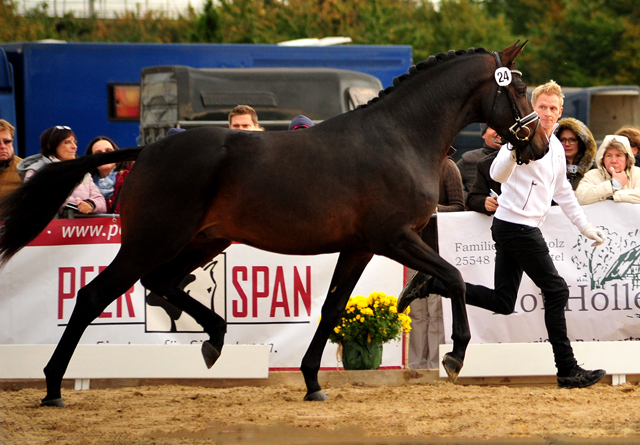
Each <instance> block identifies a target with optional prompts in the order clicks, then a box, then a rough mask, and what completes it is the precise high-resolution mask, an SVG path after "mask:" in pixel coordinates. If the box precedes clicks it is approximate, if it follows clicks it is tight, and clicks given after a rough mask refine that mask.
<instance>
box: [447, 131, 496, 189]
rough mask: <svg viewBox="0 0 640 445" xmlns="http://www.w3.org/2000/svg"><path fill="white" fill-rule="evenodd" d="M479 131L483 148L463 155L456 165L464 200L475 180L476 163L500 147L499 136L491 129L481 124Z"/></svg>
mask: <svg viewBox="0 0 640 445" xmlns="http://www.w3.org/2000/svg"><path fill="white" fill-rule="evenodd" d="M480 131H481V133H482V139H484V147H482V148H478V149H476V150H471V151H468V152H466V153H464V154H463V155H462V157H461V158H460V160H459V161H458V163H457V165H458V169H459V170H460V175H461V176H462V185H463V187H464V188H463V190H464V199H465V200H466V199H467V195H468V193H469V192H470V191H471V188H472V187H473V184H474V182H475V180H476V172H477V165H478V162H479V161H480V159H482V158H484V157H485V156H488V155H490V154H491V153H495V152H497V150H498V149H499V148H500V146H501V145H500V136H498V133H497V132H496V131H495V130H494V129H493V128H491V127H488V126H487V125H486V124H482V127H481V130H480Z"/></svg>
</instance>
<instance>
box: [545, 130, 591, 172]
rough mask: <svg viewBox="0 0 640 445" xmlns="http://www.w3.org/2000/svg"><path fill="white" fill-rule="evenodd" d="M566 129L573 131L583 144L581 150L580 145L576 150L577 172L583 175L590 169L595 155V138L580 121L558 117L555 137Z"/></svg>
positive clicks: (554, 131)
mask: <svg viewBox="0 0 640 445" xmlns="http://www.w3.org/2000/svg"><path fill="white" fill-rule="evenodd" d="M566 129H569V130H571V131H573V132H574V133H575V134H576V136H577V137H578V138H579V139H580V140H581V141H582V143H583V144H584V147H585V150H584V151H582V147H580V151H579V152H578V157H579V159H578V173H580V174H582V175H584V174H585V173H586V172H588V171H589V170H590V169H591V166H592V165H593V160H594V159H595V157H596V140H595V138H594V137H593V134H592V133H591V130H589V128H588V127H587V126H586V125H585V124H584V123H583V122H582V121H579V120H578V119H574V118H572V117H565V118H564V119H560V120H559V121H558V123H557V124H556V128H555V129H554V130H553V133H554V134H555V135H556V137H557V138H560V133H562V131H564V130H566Z"/></svg>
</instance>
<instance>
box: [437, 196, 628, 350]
mask: <svg viewBox="0 0 640 445" xmlns="http://www.w3.org/2000/svg"><path fill="white" fill-rule="evenodd" d="M583 209H584V211H585V213H586V214H587V219H588V220H589V222H591V223H592V224H593V225H594V226H597V227H599V228H601V229H602V230H603V231H604V233H605V234H606V236H607V240H606V241H605V243H604V244H603V245H601V246H599V247H591V244H592V243H593V241H591V240H588V239H587V238H585V237H584V236H583V235H581V234H580V232H579V231H578V229H577V228H576V227H575V226H573V224H571V222H570V221H569V219H568V218H567V217H566V216H565V215H564V214H563V213H562V211H561V210H560V208H559V207H557V206H554V207H552V208H551V211H550V213H549V215H548V216H547V218H546V220H545V222H544V223H543V224H542V226H541V227H540V229H541V230H542V233H543V236H544V238H545V240H546V241H547V244H548V246H549V251H550V254H551V257H552V259H553V261H554V264H555V266H556V268H557V269H558V272H559V274H560V276H562V277H563V278H564V279H565V281H566V282H567V284H568V286H569V292H570V294H569V302H568V304H567V309H566V312H565V314H566V318H567V328H568V333H569V339H570V340H571V341H616V340H627V341H629V340H636V341H637V340H640V223H639V221H640V205H637V204H628V203H616V202H613V201H603V202H600V203H597V204H592V205H588V206H584V207H583ZM492 220H493V218H492V217H488V216H486V215H482V214H479V213H476V212H458V213H440V214H438V230H439V234H440V236H439V248H440V255H442V257H443V258H444V259H446V260H447V261H449V262H450V263H451V264H453V265H454V266H455V267H457V268H458V269H459V270H460V271H461V273H462V276H463V277H464V280H465V281H466V282H468V283H473V284H481V285H484V286H488V287H491V288H493V281H494V262H495V246H494V242H493V240H492V238H491V230H490V227H491V223H492ZM443 301H444V302H445V304H444V305H443V308H444V327H445V332H446V338H447V342H449V343H450V342H451V339H450V337H451V305H450V304H447V301H448V300H446V299H444V300H443ZM467 311H468V314H469V324H470V327H471V342H472V343H530V342H546V341H548V337H547V331H546V329H545V326H544V313H543V311H544V303H543V298H542V295H541V293H540V289H538V288H537V287H536V286H535V285H534V284H533V282H532V281H531V280H530V279H529V278H528V277H527V276H526V274H525V275H524V276H523V280H522V283H521V285H520V290H519V292H518V300H517V302H516V309H515V312H514V313H513V314H511V315H499V314H493V313H491V312H490V311H487V310H484V309H480V308H476V307H473V306H467Z"/></svg>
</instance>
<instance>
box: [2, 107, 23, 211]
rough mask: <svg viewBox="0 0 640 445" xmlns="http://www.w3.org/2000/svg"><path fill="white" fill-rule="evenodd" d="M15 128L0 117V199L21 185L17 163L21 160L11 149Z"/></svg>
mask: <svg viewBox="0 0 640 445" xmlns="http://www.w3.org/2000/svg"><path fill="white" fill-rule="evenodd" d="M14 135H15V128H13V125H11V124H10V123H9V122H7V121H5V120H4V119H0V201H2V200H3V199H4V198H6V197H7V196H9V195H10V194H11V192H13V191H14V190H15V189H17V188H18V187H20V186H21V185H22V179H21V178H20V176H19V175H18V163H19V162H20V161H22V159H21V158H19V157H18V156H16V153H15V151H14V149H13V136H14Z"/></svg>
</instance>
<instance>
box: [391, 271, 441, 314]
mask: <svg viewBox="0 0 640 445" xmlns="http://www.w3.org/2000/svg"><path fill="white" fill-rule="evenodd" d="M432 282H433V277H432V276H431V275H427V274H425V273H422V272H415V273H414V274H413V276H412V277H411V280H409V283H408V284H407V285H406V286H405V287H404V289H402V292H400V298H398V313H402V312H404V311H405V309H407V307H408V306H409V305H410V304H411V302H412V301H413V300H415V299H416V298H426V297H428V296H429V293H430V292H429V290H430V288H431V283H432Z"/></svg>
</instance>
